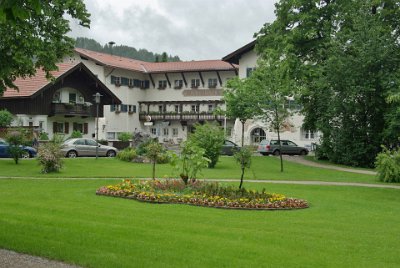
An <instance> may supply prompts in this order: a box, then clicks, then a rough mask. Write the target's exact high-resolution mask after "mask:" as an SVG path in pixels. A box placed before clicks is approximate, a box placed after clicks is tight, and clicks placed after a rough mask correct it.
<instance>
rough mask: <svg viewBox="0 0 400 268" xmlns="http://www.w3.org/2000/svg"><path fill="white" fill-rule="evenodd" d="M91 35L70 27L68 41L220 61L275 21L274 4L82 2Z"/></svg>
mask: <svg viewBox="0 0 400 268" xmlns="http://www.w3.org/2000/svg"><path fill="white" fill-rule="evenodd" d="M84 2H85V4H86V8H87V10H88V12H89V13H90V14H91V25H90V29H86V28H83V27H81V26H79V25H78V23H77V22H76V21H71V29H72V31H71V32H70V34H69V35H70V36H71V37H75V38H76V37H87V38H92V39H95V40H96V41H98V42H99V43H100V44H102V45H104V44H106V43H108V42H110V41H113V42H115V45H127V46H131V47H135V48H136V49H141V48H145V49H147V50H149V51H151V52H154V53H162V52H164V51H166V52H167V53H168V54H170V55H172V56H175V55H178V56H179V57H180V58H181V60H209V59H221V58H222V57H224V56H226V55H228V54H229V53H231V52H233V51H235V50H237V49H238V48H240V47H242V46H244V45H245V44H247V43H249V42H251V41H252V40H253V35H254V33H256V32H257V31H258V30H260V29H261V27H262V26H263V24H264V23H266V22H272V21H274V19H275V15H274V9H275V7H274V4H275V3H276V2H277V0H112V1H104V0H84Z"/></svg>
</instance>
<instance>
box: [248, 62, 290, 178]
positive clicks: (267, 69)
mask: <svg viewBox="0 0 400 268" xmlns="http://www.w3.org/2000/svg"><path fill="white" fill-rule="evenodd" d="M289 75H290V72H289V68H288V66H287V65H285V64H284V63H283V62H282V61H281V60H279V59H275V60H274V59H273V58H272V57H271V58H270V59H268V60H263V59H262V60H260V61H258V67H257V69H256V70H255V71H254V72H253V73H252V75H251V76H250V77H249V78H248V79H247V83H248V84H249V88H251V89H252V90H253V91H254V92H255V94H256V96H257V100H256V101H255V102H254V110H255V111H256V116H257V117H259V118H260V119H262V120H263V121H265V122H266V123H268V124H269V125H270V127H271V129H272V130H273V131H274V132H276V133H277V135H278V144H279V152H282V149H281V142H280V141H281V135H280V134H281V133H280V132H281V129H282V128H283V126H284V125H285V124H286V120H287V118H288V117H289V116H290V115H291V113H292V111H291V110H290V109H289V106H288V105H287V104H288V99H289V98H293V97H294V96H295V95H296V90H295V87H293V86H292V85H291V83H290V79H289ZM279 156H280V163H281V172H283V159H282V154H281V153H280V154H279Z"/></svg>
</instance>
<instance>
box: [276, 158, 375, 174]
mask: <svg viewBox="0 0 400 268" xmlns="http://www.w3.org/2000/svg"><path fill="white" fill-rule="evenodd" d="M283 159H285V160H287V161H291V162H296V163H299V164H302V165H306V166H311V167H318V168H325V169H333V170H339V171H345V172H352V173H359V174H368V175H376V172H375V171H370V170H363V169H355V168H343V167H338V166H334V165H324V164H320V163H316V162H313V161H310V160H307V159H305V158H304V157H301V156H289V155H284V156H283Z"/></svg>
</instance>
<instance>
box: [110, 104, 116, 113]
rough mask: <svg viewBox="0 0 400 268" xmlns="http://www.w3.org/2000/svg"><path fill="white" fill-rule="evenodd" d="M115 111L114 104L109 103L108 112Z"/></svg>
mask: <svg viewBox="0 0 400 268" xmlns="http://www.w3.org/2000/svg"><path fill="white" fill-rule="evenodd" d="M114 111H115V104H111V105H110V112H114Z"/></svg>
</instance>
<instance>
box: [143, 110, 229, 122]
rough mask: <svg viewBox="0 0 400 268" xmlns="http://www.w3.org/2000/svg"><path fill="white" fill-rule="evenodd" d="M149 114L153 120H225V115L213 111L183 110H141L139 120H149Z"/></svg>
mask: <svg viewBox="0 0 400 268" xmlns="http://www.w3.org/2000/svg"><path fill="white" fill-rule="evenodd" d="M149 116H150V118H151V121H160V120H168V121H180V120H184V121H189V120H193V121H198V120H204V121H213V120H224V116H223V115H215V114H213V113H212V112H200V113H196V112H191V113H188V112H182V113H170V112H165V113H149V114H148V113H144V112H141V113H140V114H139V120H140V121H148V120H149Z"/></svg>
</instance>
